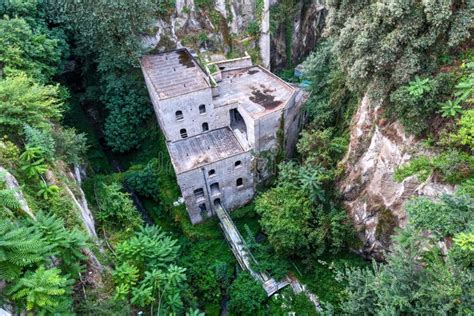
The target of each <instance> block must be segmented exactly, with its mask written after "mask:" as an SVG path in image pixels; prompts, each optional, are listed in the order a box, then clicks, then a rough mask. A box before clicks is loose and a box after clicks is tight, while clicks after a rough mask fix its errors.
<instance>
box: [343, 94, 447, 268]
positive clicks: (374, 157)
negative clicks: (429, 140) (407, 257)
mask: <svg viewBox="0 0 474 316" xmlns="http://www.w3.org/2000/svg"><path fill="white" fill-rule="evenodd" d="M419 153H424V154H428V155H429V153H428V152H425V151H424V150H423V147H422V146H421V144H420V143H419V142H418V141H417V140H416V139H415V138H414V137H413V136H407V135H406V134H405V132H404V130H403V128H402V126H401V125H400V124H399V123H398V122H394V123H387V122H386V120H384V119H383V118H382V109H381V107H380V105H379V104H378V103H377V102H374V101H371V100H369V98H368V97H367V96H365V97H364V98H363V100H362V102H361V104H360V105H359V108H358V111H357V113H356V114H355V115H354V117H353V121H352V127H351V139H350V144H349V149H348V152H347V154H346V157H345V158H344V160H343V161H342V163H343V165H344V167H345V170H346V173H345V175H344V178H343V179H342V181H341V182H340V183H339V188H340V190H341V192H342V194H343V200H344V204H345V206H346V208H347V211H348V213H349V215H350V217H351V218H352V220H353V222H354V225H355V227H356V229H357V231H358V234H359V237H360V239H361V240H362V242H363V246H362V247H361V249H360V250H361V252H362V253H363V254H364V255H365V256H367V257H374V258H376V259H382V251H383V250H384V249H387V248H388V247H389V245H390V235H391V234H392V233H393V230H394V228H396V227H403V226H404V225H405V223H406V214H405V212H404V210H403V204H404V203H405V202H406V201H407V200H408V199H409V198H410V197H412V196H416V195H425V196H430V197H436V196H439V195H441V194H443V193H452V192H453V191H454V188H453V187H451V186H448V185H443V184H440V183H436V182H434V180H433V179H431V178H429V179H427V180H426V181H425V182H423V183H420V182H419V181H418V180H417V179H416V177H414V176H413V177H409V178H407V179H405V180H404V181H403V182H401V183H398V182H395V180H394V179H393V174H394V171H395V170H396V168H397V167H398V166H399V165H401V164H403V163H405V162H407V161H408V160H409V159H410V158H411V157H413V156H414V155H416V154H419Z"/></svg>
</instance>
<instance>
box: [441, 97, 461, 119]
mask: <svg viewBox="0 0 474 316" xmlns="http://www.w3.org/2000/svg"><path fill="white" fill-rule="evenodd" d="M440 106H441V110H440V113H441V116H442V117H456V116H457V115H458V114H460V113H461V112H462V107H461V106H460V105H459V103H458V102H457V101H453V100H448V101H446V102H444V103H440Z"/></svg>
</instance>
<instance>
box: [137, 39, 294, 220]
mask: <svg viewBox="0 0 474 316" xmlns="http://www.w3.org/2000/svg"><path fill="white" fill-rule="evenodd" d="M140 62H141V67H142V71H143V74H144V77H145V82H146V85H147V88H148V91H149V94H150V96H151V100H152V103H153V107H154V110H155V113H156V117H157V119H158V122H159V125H160V127H161V129H162V131H163V133H164V135H165V138H166V141H167V146H168V151H169V154H170V156H171V161H172V164H173V166H174V170H175V172H176V176H177V180H178V184H179V186H180V188H181V192H182V195H183V198H184V202H185V204H186V208H187V210H188V213H189V216H190V218H191V222H192V223H198V222H201V221H202V220H204V219H205V218H207V217H209V216H212V215H214V205H215V204H216V203H219V204H221V205H222V206H223V207H225V208H226V209H228V210H233V209H235V208H238V207H240V206H242V205H244V204H246V203H248V202H249V201H250V200H251V199H252V198H253V196H254V193H255V185H256V184H257V183H258V182H259V181H261V180H262V179H263V178H265V177H266V176H267V175H268V173H269V170H268V169H269V166H268V165H267V166H266V169H265V168H264V167H262V164H258V163H257V161H258V160H259V159H257V158H258V157H261V156H262V155H263V154H264V153H268V152H275V151H276V150H277V149H278V148H281V147H284V150H285V151H287V152H291V150H292V148H293V147H294V144H295V142H296V138H297V134H298V131H299V125H300V120H301V118H300V114H299V113H300V111H299V108H300V106H301V103H302V100H303V93H302V92H301V91H300V90H299V89H297V88H295V87H293V86H291V85H289V84H287V83H286V82H284V81H283V80H281V79H280V78H278V77H277V76H275V75H273V74H272V73H271V72H269V71H268V70H266V69H265V68H262V67H260V66H254V65H252V62H251V60H250V57H248V56H247V57H243V58H238V59H232V60H223V61H220V62H215V63H213V65H215V66H212V68H214V69H216V70H215V71H214V72H213V73H212V74H211V73H210V71H209V68H208V66H209V65H207V66H204V67H203V66H202V65H200V64H199V63H198V62H197V60H196V59H195V58H194V57H193V56H192V54H191V53H190V52H189V51H188V50H187V49H184V48H183V49H178V50H174V51H170V52H164V53H158V54H152V55H146V56H144V57H142V59H141V61H140ZM279 131H280V132H279ZM264 169H265V170H264Z"/></svg>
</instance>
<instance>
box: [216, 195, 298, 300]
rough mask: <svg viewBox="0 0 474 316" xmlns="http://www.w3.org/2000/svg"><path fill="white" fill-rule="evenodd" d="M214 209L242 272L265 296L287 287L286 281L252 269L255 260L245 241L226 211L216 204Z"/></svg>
mask: <svg viewBox="0 0 474 316" xmlns="http://www.w3.org/2000/svg"><path fill="white" fill-rule="evenodd" d="M214 209H215V212H216V214H217V217H218V218H219V220H220V223H219V224H220V226H221V228H222V231H223V232H224V235H225V237H226V239H227V241H228V242H229V245H230V248H231V249H232V252H233V253H234V256H235V258H237V261H238V262H239V265H240V267H241V268H242V269H243V270H246V271H248V272H249V273H250V275H251V276H252V277H253V278H254V279H255V280H257V281H258V282H260V283H261V284H262V286H263V288H264V289H265V292H267V295H268V296H272V295H273V294H275V293H276V292H278V291H279V290H280V289H282V288H284V287H285V286H287V285H289V284H290V283H289V282H288V280H283V281H280V282H278V281H276V280H275V279H273V278H272V277H270V276H269V275H268V274H266V273H265V272H255V271H254V270H253V269H252V264H255V263H256V260H255V258H254V257H253V256H252V254H251V253H250V252H249V251H248V249H247V247H246V246H245V241H244V239H243V238H242V236H241V235H240V233H239V231H238V229H237V227H236V226H235V224H234V222H233V221H232V219H231V218H230V216H229V213H227V211H226V210H225V209H224V207H223V206H222V205H221V204H220V203H216V204H215V205H214Z"/></svg>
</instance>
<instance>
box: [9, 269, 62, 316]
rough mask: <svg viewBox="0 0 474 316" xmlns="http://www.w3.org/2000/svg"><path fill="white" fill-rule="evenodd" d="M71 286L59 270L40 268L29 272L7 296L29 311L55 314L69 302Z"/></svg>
mask: <svg viewBox="0 0 474 316" xmlns="http://www.w3.org/2000/svg"><path fill="white" fill-rule="evenodd" d="M70 285H71V281H69V280H68V279H67V278H66V277H64V276H61V274H60V270H59V269H57V268H53V269H46V268H45V267H44V266H40V267H39V268H38V269H36V271H34V272H33V271H28V272H27V273H26V274H25V275H24V276H23V277H22V278H21V279H20V280H19V281H18V282H17V283H16V284H14V285H13V286H11V287H10V288H9V289H8V290H7V294H8V295H9V296H10V297H11V299H12V300H13V301H16V302H17V303H19V305H23V306H25V307H26V310H27V311H34V312H36V313H38V314H45V313H46V312H49V313H54V312H59V311H58V307H59V306H60V305H63V304H64V301H65V300H68V298H67V297H66V294H68V292H69V289H68V287H70Z"/></svg>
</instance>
